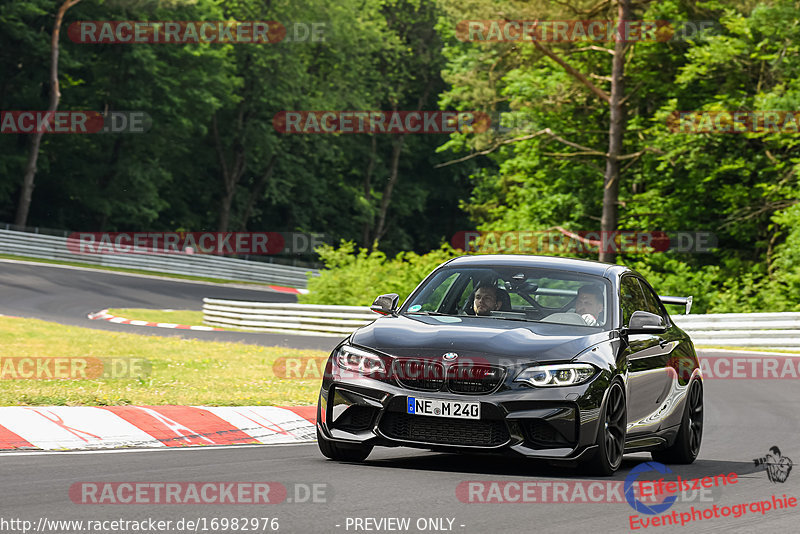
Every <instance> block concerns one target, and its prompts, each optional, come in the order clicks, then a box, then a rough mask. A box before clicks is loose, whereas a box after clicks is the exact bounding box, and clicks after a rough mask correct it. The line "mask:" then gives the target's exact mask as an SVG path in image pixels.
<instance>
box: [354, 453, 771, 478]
mask: <svg viewBox="0 0 800 534" xmlns="http://www.w3.org/2000/svg"><path fill="white" fill-rule="evenodd" d="M377 452H378V451H376V453H377ZM381 452H382V454H381V455H380V456H378V454H376V453H373V457H371V458H368V459H367V460H366V461H365V462H364V463H363V464H359V465H363V466H365V467H378V468H388V469H410V470H417V471H438V472H447V473H464V474H471V475H500V476H509V477H520V478H522V477H531V476H535V477H537V478H545V479H547V478H553V479H597V480H624V479H625V477H626V476H627V475H628V473H629V472H630V471H631V469H633V468H634V467H636V466H637V465H639V464H641V463H643V462H649V461H651V459H650V455H649V454H638V455H626V456H625V458H624V459H623V461H622V466H621V467H620V469H619V471H617V472H616V473H615V474H614V476H611V477H602V476H595V475H591V474H587V473H586V471H584V470H583V469H582V468H581V467H579V466H575V465H574V464H565V463H562V464H551V463H548V462H546V461H541V460H527V459H524V458H509V457H503V456H491V455H476V454H452V453H432V452H420V454H419V455H417V456H408V455H403V456H399V457H386V454H391V452H392V451H390V450H389V451H386V450H384V451H381ZM667 467H668V468H669V469H670V470H671V471H672V473H673V474H672V475H667V476H666V477H665V478H668V479H672V478H676V477H677V476H680V477H681V478H703V477H707V476H708V477H713V476H715V475H727V474H729V473H737V475H738V476H739V477H744V476H747V475H751V474H754V473H759V472H761V471H763V468H757V467H755V465H754V463H753V462H752V461H751V462H742V461H728V460H711V459H708V460H706V459H699V460H696V461H695V462H694V463H693V464H690V465H675V464H670V465H668V466H667Z"/></svg>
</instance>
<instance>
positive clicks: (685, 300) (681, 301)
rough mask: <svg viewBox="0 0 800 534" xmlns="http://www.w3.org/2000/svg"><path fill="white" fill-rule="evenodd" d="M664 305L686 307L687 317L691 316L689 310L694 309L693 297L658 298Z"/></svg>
mask: <svg viewBox="0 0 800 534" xmlns="http://www.w3.org/2000/svg"><path fill="white" fill-rule="evenodd" d="M658 298H659V299H661V302H663V303H664V304H677V305H678V306H686V315H689V310H691V309H692V297H691V296H689V297H663V296H661V295H659V296H658Z"/></svg>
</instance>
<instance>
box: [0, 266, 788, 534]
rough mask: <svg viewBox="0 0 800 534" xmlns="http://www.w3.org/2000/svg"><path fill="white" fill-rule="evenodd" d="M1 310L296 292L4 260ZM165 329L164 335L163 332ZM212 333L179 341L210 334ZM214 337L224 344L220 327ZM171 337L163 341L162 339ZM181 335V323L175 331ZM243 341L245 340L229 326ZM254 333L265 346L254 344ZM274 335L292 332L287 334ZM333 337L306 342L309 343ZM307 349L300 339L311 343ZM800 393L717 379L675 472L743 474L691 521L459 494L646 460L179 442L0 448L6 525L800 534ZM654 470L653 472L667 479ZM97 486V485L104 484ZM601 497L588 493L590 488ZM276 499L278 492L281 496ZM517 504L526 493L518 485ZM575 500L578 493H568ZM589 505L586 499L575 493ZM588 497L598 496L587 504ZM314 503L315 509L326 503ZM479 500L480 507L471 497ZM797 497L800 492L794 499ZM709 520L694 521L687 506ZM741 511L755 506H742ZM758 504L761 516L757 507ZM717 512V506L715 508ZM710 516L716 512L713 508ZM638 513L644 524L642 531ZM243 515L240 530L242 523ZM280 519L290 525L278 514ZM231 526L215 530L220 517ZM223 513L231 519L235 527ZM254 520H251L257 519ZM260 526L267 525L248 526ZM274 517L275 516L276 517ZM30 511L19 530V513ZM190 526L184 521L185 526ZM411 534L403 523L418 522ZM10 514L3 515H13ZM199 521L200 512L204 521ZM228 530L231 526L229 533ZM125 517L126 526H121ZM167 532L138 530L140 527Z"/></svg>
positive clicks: (69, 313)
mask: <svg viewBox="0 0 800 534" xmlns="http://www.w3.org/2000/svg"><path fill="white" fill-rule="evenodd" d="M0 272H2V276H0V295H1V297H0V313H3V314H7V315H18V316H26V317H38V318H41V319H46V320H51V321H57V322H61V323H64V324H75V325H80V326H89V327H94V328H113V329H114V330H117V329H123V328H124V329H127V330H128V331H134V332H137V333H150V334H155V333H154V332H147V331H146V330H148V329H146V328H143V327H139V328H137V327H127V326H126V327H123V326H119V325H111V324H101V323H103V322H102V321H88V320H86V319H85V315H86V313H89V312H91V311H97V310H98V309H102V308H105V307H153V308H162V307H163V308H181V307H184V308H195V309H197V308H198V304H197V303H198V302H199V300H200V298H202V297H203V296H224V297H230V298H252V299H254V300H257V299H267V298H272V299H275V300H283V301H285V300H289V299H290V298H293V297H290V296H287V295H282V294H275V293H267V292H263V291H254V290H245V289H235V288H219V287H214V286H210V285H202V284H186V283H182V282H172V281H163V280H153V279H144V278H136V277H121V276H116V275H113V274H108V275H106V274H102V273H96V272H88V271H76V270H67V269H57V268H52V267H31V266H28V265H17V264H9V263H2V264H0ZM149 330H156V329H149ZM203 334H206V333H203V332H194V333H187V332H180V335H184V336H191V337H197V338H201V339H205V337H204V336H203ZM208 334H211V336H210V338H214V337H216V338H217V339H224V338H223V336H222V335H221V334H223V333H219V332H212V333H208ZM157 335H164V334H163V333H162V332H158V334H157ZM166 335H171V332H170V333H168V334H166ZM231 336H232V337H231V339H234V337H235V336H240V334H236V333H233V334H231ZM252 336H253V337H247V338H246V339H247V341H248V342H259V343H261V344H264V345H269V344H273V343H275V344H286V345H287V346H295V345H293V344H294V343H299V344H300V345H302V343H301V342H302V338H301V340H296V339H294V337H296V336H275V337H274V338H273V337H272V336H267V335H263V334H258V335H256V334H253V335H252ZM255 339H261V340H260V341H255ZM274 340H283V343H277V342H276V341H274ZM320 340H321V341H323V342H325V343H327V344H328V346H330V345H331V344H333V343H335V340H333V339H327V338H319V339H317V338H308V343H309V347H312V346H316V345H314V344H315V343H318V342H319V341H320ZM300 345H298V346H300ZM798 408H800V390H798V387H797V381H796V380H732V379H731V380H728V379H716V380H707V381H706V384H705V426H704V436H703V445H702V448H701V450H700V456H699V457H698V459H697V460H696V461H695V463H694V464H692V465H690V466H670V467H671V469H672V471H673V473H672V474H668V475H666V476H665V478H667V479H674V477H675V476H676V475H680V476H681V477H682V478H701V477H705V476H715V475H722V474H725V475H727V474H728V473H732V472H735V473H737V474H738V478H737V479H736V483H734V484H731V485H727V486H725V487H721V488H713V489H712V490H711V491H705V492H700V491H688V492H684V494H682V495H680V496H679V499H678V501H677V502H675V503H674V504H673V505H672V507H671V508H669V509H668V510H666V511H664V512H663V513H662V514H661V515H660V516H658V517H663V516H664V515H665V514H672V512H673V511H674V512H676V517H677V521H678V526H650V527H648V528H643V525H642V521H644V520H645V519H652V518H653V517H657V516H654V515H647V514H642V513H637V512H635V511H634V509H633V508H632V507H631V506H630V505H629V504H628V503H627V502H625V499H624V495H623V499H622V502H609V503H606V502H539V500H535V501H530V499H529V502H506V503H483V502H469V500H470V499H469V495H468V494H467V493H465V492H463V491H458V488H464V487H465V484H468V483H469V482H484V483H486V484H484V485H483V486H482V487H484V488H487V491H486V492H477V493H475V494H473V497H474V499H473V500H478V499H480V498H481V497H487V496H489V495H490V493H489V492H488V488H492V487H493V485H492V484H491V483H492V482H501V483H503V482H513V483H518V486H498V485H494V487H509V488H521V487H523V486H522V484H523V483H525V482H528V483H537V484H538V487H539V488H540V489H539V490H537V491H535V492H533V493H531V495H533V496H534V497H540V496H541V487H543V486H542V485H541V483H559V482H569V483H576V482H577V483H581V484H583V485H584V486H585V487H588V488H590V486H588V485H589V484H590V483H592V482H597V481H600V482H602V483H603V484H605V483H606V482H608V481H609V480H610V481H618V482H619V483H620V484H621V483H622V482H623V481H624V480H625V478H626V476H627V475H628V474H629V473H630V471H631V469H633V468H634V467H636V466H637V465H638V464H639V463H641V462H642V461H647V460H649V459H650V457H649V455H647V454H634V455H628V456H626V459H625V462H624V463H623V466H622V469H621V470H620V471H619V472H618V473H617V474H616V475H615V476H614V477H612V478H611V479H605V478H592V477H586V476H585V475H582V474H580V472H578V471H574V470H571V469H567V468H557V467H553V466H549V465H546V464H541V463H533V462H528V461H524V460H520V459H509V458H497V457H491V456H466V455H463V456H462V455H456V454H442V453H433V452H427V451H423V450H419V451H418V450H414V449H405V448H399V449H375V451H374V452H373V453H372V455H371V456H370V457H369V458H368V459H367V461H366V462H365V463H364V464H345V463H337V462H332V461H328V460H326V459H325V458H323V457H322V455H321V454H320V453H319V452H318V450H317V446H316V444H307V445H291V446H231V447H213V448H211V447H209V448H191V449H177V448H176V449H169V450H135V449H133V450H114V451H86V452H34V451H30V452H25V451H16V452H7V453H0V480H2V482H3V483H2V485H0V532H3V533H5V532H23V530H22V526H23V525H26V524H24V523H22V522H21V521H30V522H31V523H30V524H27V525H28V528H29V530H28V531H29V532H35V531H36V530H35V529H36V527H41V528H39V530H38V531H39V532H97V531H96V530H89V529H88V527H90V526H91V525H90V524H88V523H86V522H87V521H90V520H91V521H95V520H98V521H104V520H107V521H114V520H128V521H149V520H151V519H152V520H153V521H156V522H157V521H160V520H163V521H172V523H171V524H170V528H169V529H168V530H162V531H164V532H245V531H247V532H254V531H255V532H275V531H277V532H299V533H304V532H314V533H328V532H335V533H344V532H456V533H461V532H463V533H493V532H502V533H505V532H519V533H526V532H576V533H586V532H589V533H597V532H626V531H628V532H630V531H633V530H636V531H640V532H641V531H646V532H719V531H725V532H797V531H798V517H800V514H798V509H799V508H798V507H795V508H789V509H779V510H774V509H770V510H768V511H765V512H764V513H762V512H761V511H759V510H758V509H759V508H760V509H761V510H764V509H765V508H766V505H764V504H763V503H761V504H758V505H753V506H751V505H750V504H751V503H759V502H760V501H768V502H769V505H770V508H773V507H775V506H776V505H775V504H774V502H775V501H773V496H775V498H776V499H781V498H782V497H783V496H784V495H785V496H786V498H787V499H788V498H792V497H794V498H796V499H797V498H800V491H799V490H800V472H798V471H800V470H798V468H797V466H796V462H797V460H798V459H800V439H798V438H799V437H800V410H798ZM772 446H778V447H780V450H781V452H782V453H783V455H784V456H785V457H788V458H794V459H795V467H794V472H790V474H789V477H788V479H787V480H786V481H785V482H783V483H777V482H771V481H770V480H769V478H768V476H767V473H766V472H765V471H764V470H762V469H759V468H757V467H756V466H755V463H754V461H753V460H754V459H755V458H759V457H763V456H764V455H765V454H767V452H768V450H769V448H770V447H772ZM660 476H664V475H657V474H656V473H654V472H650V473H644V474H643V475H642V477H641V480H646V479H653V478H659V477H660ZM81 482H94V483H97V484H98V485H99V486H102V484H101V483H104V482H117V483H124V482H131V483H132V482H196V483H202V482H277V483H279V484H280V485H282V487H284V488H286V490H287V493H286V496H285V498H282V499H279V501H280V502H279V503H275V504H262V505H254V504H219V503H216V504H203V505H198V504H195V501H191V502H188V503H187V502H184V503H182V504H152V503H145V504H124V503H118V504H103V505H93V504H83V503H81V499H80V495H79V493H77V494H76V493H75V492H74V490H73V494H72V497H71V495H70V488H71V487H73V488H75V487H84V486H73V485H76V484H78V483H81ZM99 486H98V487H99ZM591 494H592V493H591V490H590V491H589V495H591ZM273 495H274V493H273ZM494 495H495V497H497V496H498V495H499V496H500V497H501V498H503V499H508V500H514V499H515V498H516V499H517V500H522V499H521V493H520V491H509V492H508V493H507V495H506V496H503V495H502V493H500V494H497V493H495V494H494ZM566 495H570V496H571V498H575V496H576V495H579V494H577V493H574V492H573V490H572V489H570V490H569V493H567V494H566ZM577 500H580V497H578V498H577ZM584 500H590V499H587V498H584ZM315 501H316V502H315ZM465 501H466V502H465ZM795 502H796V501H795ZM737 505H747V507H746V512H745V513H744V515H741V516H740V517H738V518H737V517H733V515H731V516H729V517H712V518H707V519H697V517H698V516H700V517H702V514H703V511H704V510H707V509H708V510H712V509H713V508H714V507H715V506H716V507H717V513H718V514H721V513H723V512H722V511H723V510H726V509H727V510H728V513H731V514H733V513H735V511H733V509H732V507H735V506H737ZM693 507H694V509H695V510H696V511H699V512H698V513H696V514H694V516H693V517H694V520H693V521H689V522H687V523H686V524H685V525H684V526H680V520H681V514H682V513H688V514H691V513H692V508H693ZM737 510H738V511H739V513H741V510H742V508H741V506H739V507H738V508H737ZM753 510H755V511H753ZM710 514H713V512H710ZM710 514H708V515H710ZM631 516H635V517H636V522H635V523H634V525H633V526H635V527H637V528H636V529H632V527H631ZM233 518H238V523H237V525H238V528H236V529H234V528H232V524H233V523H232V522H231V521H228V520H231V519H233ZM273 518H277V523H274V522H271V520H272V519H273ZM215 519H216V521H217V523H214V524H216V525H217V527H216V528H212V521H213V520H215ZM222 519H225V520H226V523H221V522H220V521H221V520H222ZM245 519H247V520H248V523H247V527H248V528H247V529H245V528H243V524H244V523H243V521H244V520H245ZM256 519H257V524H258V526H257V528H255V529H253V528H250V527H251V526H252V525H253V523H252V521H253V520H256ZM264 519H266V520H267V521H264ZM12 520H17V522H16V523H10V522H9V521H12ZM59 520H76V521H84V524H83V525H81V526H80V528H78V527H77V526H76V525H72V526H71V527H64V526H63V525H62V527H61V528H56V527H55V526H53V524H52V523H51V522H52V521H59ZM181 520H183V523H182V524H181V525H182V527H181V528H176V527H177V525H178V522H179V521H181ZM406 520H407V521H408V525H409V526H408V528H404V527H403V525H404V524H405V523H404V521H406ZM4 521H5V522H4ZM187 521H194V522H195V523H194V524H192V525H191V528H190V527H189V526H187ZM222 524H227V525H228V528H227V529H223V528H221V525H222ZM104 525H105V526H104V527H103V530H101V531H102V532H110V533H112V532H113V533H116V532H137V530H133V529H132V528H131V527H130V525H128V528H127V529H123V528H120V527H121V526H122V525H121V524H112V523H110V522H109V523H105V524H104ZM115 525H116V527H115ZM143 531H146V532H157V531H158V530H157V529H156V530H138V532H143Z"/></svg>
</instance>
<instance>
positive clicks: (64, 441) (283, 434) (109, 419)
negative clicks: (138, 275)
mask: <svg viewBox="0 0 800 534" xmlns="http://www.w3.org/2000/svg"><path fill="white" fill-rule="evenodd" d="M316 410H317V409H316V407H315V406H296V407H277V406H30V407H29V406H6V407H0V449H41V450H74V449H109V448H120V447H187V446H193V445H233V444H243V443H261V444H270V445H272V444H284V443H307V442H312V441H315V440H316V430H315V418H316Z"/></svg>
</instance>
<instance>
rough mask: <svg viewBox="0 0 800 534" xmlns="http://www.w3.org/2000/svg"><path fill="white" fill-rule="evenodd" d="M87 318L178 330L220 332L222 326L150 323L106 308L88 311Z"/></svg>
mask: <svg viewBox="0 0 800 534" xmlns="http://www.w3.org/2000/svg"><path fill="white" fill-rule="evenodd" d="M86 317H88V318H89V319H100V320H102V321H108V322H109V323H117V324H132V325H134V326H154V327H156V328H178V329H180V330H204V331H206V332H212V331H214V332H221V331H222V330H223V329H222V328H213V327H211V326H190V325H188V324H175V323H151V322H149V321H139V320H137V319H126V318H125V317H119V316H117V315H111V314H110V313H108V310H100V311H99V312H95V313H90V314H89V315H87V316H86Z"/></svg>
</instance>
